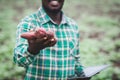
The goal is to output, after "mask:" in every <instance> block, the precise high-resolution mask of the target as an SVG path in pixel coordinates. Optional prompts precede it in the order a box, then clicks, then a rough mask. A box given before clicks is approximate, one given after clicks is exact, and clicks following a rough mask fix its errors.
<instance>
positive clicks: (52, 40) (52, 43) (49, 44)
mask: <svg viewBox="0 0 120 80" xmlns="http://www.w3.org/2000/svg"><path fill="white" fill-rule="evenodd" d="M55 43H56V41H55V39H54V38H52V39H49V40H47V41H46V42H44V45H45V46H46V47H50V46H53V45H54V44H55Z"/></svg>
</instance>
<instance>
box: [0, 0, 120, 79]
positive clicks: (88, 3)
mask: <svg viewBox="0 0 120 80" xmlns="http://www.w3.org/2000/svg"><path fill="white" fill-rule="evenodd" d="M40 6H41V0H35V1H34V0H0V80H23V77H24V74H25V72H24V69H23V68H20V67H18V66H16V65H15V64H14V63H13V49H14V46H15V36H16V27H17V24H18V23H19V22H20V20H21V19H22V18H23V17H25V16H26V15H29V14H31V13H33V12H34V11H37V10H38V8H39V7H40ZM63 10H64V12H65V14H66V15H68V16H69V17H71V18H73V19H74V20H75V21H76V22H77V23H78V25H79V29H80V34H81V39H80V50H81V55H80V56H81V63H82V64H83V65H84V66H85V67H88V66H94V65H102V64H111V66H110V67H109V68H108V69H106V70H104V71H102V72H101V73H100V74H98V75H96V76H94V77H93V78H92V80H120V0H65V5H64V8H63Z"/></svg>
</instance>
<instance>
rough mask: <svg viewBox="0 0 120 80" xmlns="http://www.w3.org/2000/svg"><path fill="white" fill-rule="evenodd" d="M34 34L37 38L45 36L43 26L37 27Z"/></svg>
mask: <svg viewBox="0 0 120 80" xmlns="http://www.w3.org/2000/svg"><path fill="white" fill-rule="evenodd" d="M35 34H36V37H37V38H42V37H45V36H46V31H45V29H43V28H37V30H35Z"/></svg>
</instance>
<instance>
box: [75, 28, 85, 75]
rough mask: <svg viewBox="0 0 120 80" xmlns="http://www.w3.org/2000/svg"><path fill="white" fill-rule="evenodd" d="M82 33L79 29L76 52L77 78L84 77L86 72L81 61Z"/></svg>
mask: <svg viewBox="0 0 120 80" xmlns="http://www.w3.org/2000/svg"><path fill="white" fill-rule="evenodd" d="M79 40H80V33H79V30H78V29H77V44H76V50H75V55H74V57H75V74H76V75H77V76H79V77H80V76H84V72H83V66H82V64H81V61H80V42H79Z"/></svg>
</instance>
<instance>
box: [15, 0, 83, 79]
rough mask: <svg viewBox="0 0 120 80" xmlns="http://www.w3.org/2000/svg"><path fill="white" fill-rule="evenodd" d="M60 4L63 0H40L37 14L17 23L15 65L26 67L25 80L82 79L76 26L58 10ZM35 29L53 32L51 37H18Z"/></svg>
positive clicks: (61, 5) (61, 4) (60, 7)
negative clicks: (79, 77)
mask: <svg viewBox="0 0 120 80" xmlns="http://www.w3.org/2000/svg"><path fill="white" fill-rule="evenodd" d="M63 4H64V0H42V7H41V8H40V9H39V10H38V12H36V13H34V14H32V15H30V16H27V17H26V18H24V19H23V20H22V21H21V23H19V25H18V27H17V39H16V47H15V49H14V62H15V63H16V64H18V65H19V66H22V67H25V69H26V76H25V80H66V79H67V78H70V77H74V76H75V75H77V76H83V67H82V65H81V64H80V58H79V31H78V26H77V25H76V23H75V22H74V21H73V20H72V19H70V18H68V17H67V16H65V15H64V13H63V12H62V11H61V9H62V7H63ZM38 27H39V28H43V29H44V30H46V31H48V30H49V31H52V32H54V36H51V37H48V36H43V37H38V38H36V39H24V38H21V35H22V34H24V33H26V32H30V31H35V32H36V31H37V29H36V28H38ZM56 38H57V42H56V41H55V40H56Z"/></svg>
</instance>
